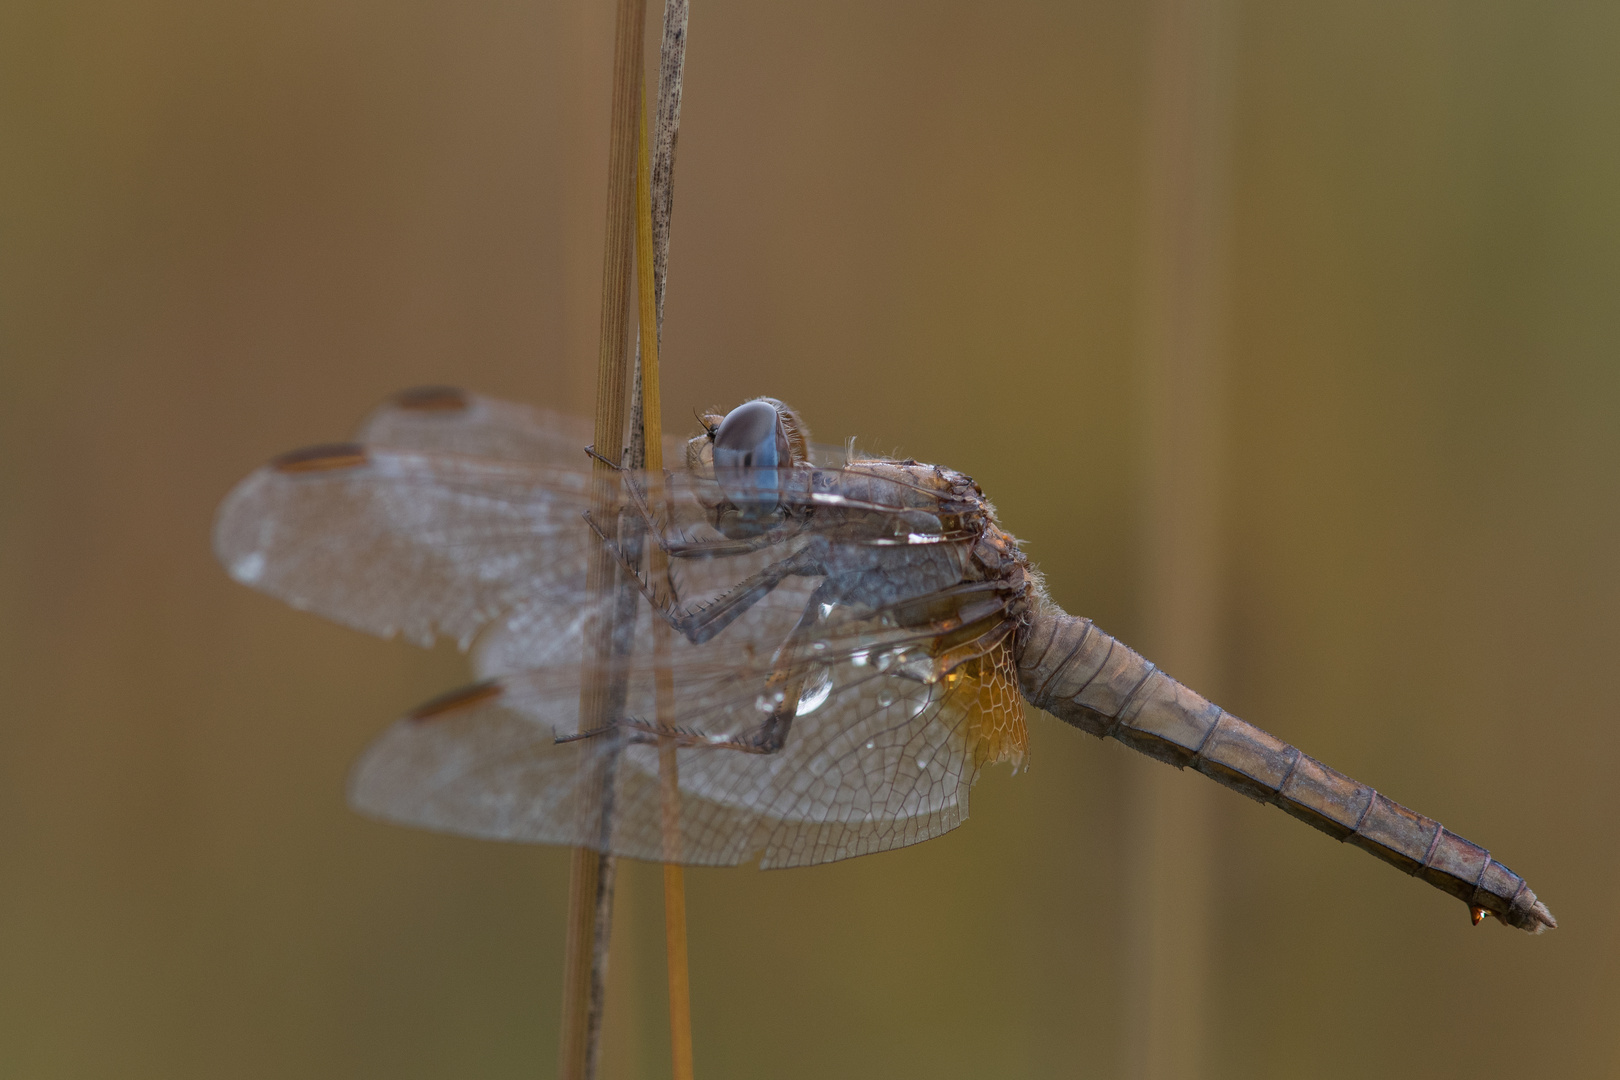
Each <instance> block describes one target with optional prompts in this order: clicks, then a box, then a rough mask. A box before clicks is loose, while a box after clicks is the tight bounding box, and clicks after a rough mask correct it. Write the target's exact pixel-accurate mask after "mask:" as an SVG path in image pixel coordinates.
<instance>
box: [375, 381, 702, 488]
mask: <svg viewBox="0 0 1620 1080" xmlns="http://www.w3.org/2000/svg"><path fill="white" fill-rule="evenodd" d="M592 438H593V429H592V425H591V422H590V421H588V420H584V419H581V418H579V417H577V416H567V415H564V414H562V413H557V412H552V411H551V410H549V409H539V408H535V407H533V406H530V405H522V404H518V403H516V402H511V401H502V400H500V399H498V398H492V397H485V396H484V395H483V394H475V393H473V392H471V391H469V390H461V389H457V388H456V387H451V386H421V387H416V388H415V389H411V390H405V391H402V392H400V393H398V394H395V395H394V396H393V397H391V398H389V399H388V400H387V401H385V402H383V404H382V405H380V406H378V407H377V409H376V410H374V411H373V412H372V414H371V415H370V416H368V417H367V418H366V420H365V423H363V424H362V425H361V426H360V430H359V431H358V432H356V433H355V441H356V442H360V443H365V444H368V445H371V446H389V447H394V448H396V449H404V450H431V451H437V452H439V453H447V454H456V455H460V456H464V457H483V458H497V459H499V460H502V461H526V462H532V463H535V464H543V465H549V466H553V467H557V468H564V469H571V470H586V471H588V470H589V467H590V461H589V458H588V457H587V455H586V453H585V448H586V447H587V446H589V445H590V444H591V442H592ZM683 446H684V440H682V439H677V438H668V439H665V440H664V459H665V461H668V462H678V461H682V460H684V457H683V456H682V455H684V449H683ZM671 455H675V456H673V457H672V456H671Z"/></svg>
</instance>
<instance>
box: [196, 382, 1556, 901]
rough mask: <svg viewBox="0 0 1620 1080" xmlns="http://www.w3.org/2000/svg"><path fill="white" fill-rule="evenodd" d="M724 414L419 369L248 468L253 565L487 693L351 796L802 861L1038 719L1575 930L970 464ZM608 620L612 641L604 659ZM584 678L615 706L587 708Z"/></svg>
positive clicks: (466, 702) (899, 811)
mask: <svg viewBox="0 0 1620 1080" xmlns="http://www.w3.org/2000/svg"><path fill="white" fill-rule="evenodd" d="M700 420H701V424H702V430H701V431H700V432H699V433H698V434H697V435H696V436H695V437H693V438H691V439H690V440H688V441H687V442H685V444H684V445H681V444H680V443H678V442H676V441H673V440H672V441H670V443H669V445H668V447H667V453H666V457H667V459H668V460H671V461H681V462H684V465H683V467H682V468H680V469H676V470H670V471H663V470H659V471H657V472H643V471H638V470H635V469H631V468H628V467H626V464H625V459H623V458H620V459H616V460H615V459H610V458H608V457H607V456H605V455H598V454H597V453H596V451H595V450H593V449H591V448H589V447H588V445H587V444H588V443H589V441H590V438H591V430H590V426H589V425H588V424H586V423H585V422H583V421H580V420H577V419H573V418H570V417H566V416H561V415H557V414H554V413H551V412H548V411H545V410H542V409H537V408H531V407H528V406H524V405H518V404H514V403H511V402H505V401H500V400H497V399H494V398H490V397H485V396H482V395H479V394H475V393H471V392H467V391H463V390H459V389H453V388H447V387H427V388H419V389H415V390H408V391H405V392H404V393H401V394H398V395H396V396H394V397H393V398H391V399H389V400H388V401H386V402H385V403H384V404H383V405H381V406H380V407H379V408H378V409H377V410H375V411H374V412H373V413H372V414H371V416H370V417H369V418H368V419H367V420H366V421H365V422H364V424H363V425H362V426H361V428H360V430H359V432H358V434H357V436H356V437H355V439H354V441H352V442H346V443H336V444H328V445H322V446H316V447H311V448H307V449H303V450H297V451H294V452H292V453H288V454H284V455H282V456H280V457H278V458H276V459H274V460H272V461H271V462H269V463H268V464H267V465H265V466H263V467H262V468H260V469H258V470H257V471H255V472H254V473H252V474H251V475H249V476H248V477H247V478H246V479H245V480H243V481H242V482H241V483H240V484H238V485H237V487H236V488H235V489H234V490H233V491H232V492H231V493H230V495H229V496H228V497H227V498H226V499H225V501H224V503H223V504H222V506H221V508H220V511H219V514H218V518H217V521H216V525H215V531H214V546H215V551H216V553H217V554H218V556H219V558H220V560H221V561H222V562H223V564H224V565H225V567H226V568H227V570H228V571H229V573H230V574H231V576H232V577H234V578H235V579H236V580H237V581H239V582H241V583H243V584H246V585H249V586H251V587H253V588H255V589H259V590H261V591H263V592H265V593H268V594H270V595H271V596H274V597H277V598H279V599H281V600H284V601H286V602H288V603H290V604H292V605H293V606H294V607H297V608H300V609H304V610H308V611H311V612H315V613H317V614H320V615H322V616H325V617H327V618H330V619H334V620H336V621H337V622H339V623H342V624H345V625H347V626H350V627H353V628H355V629H358V630H362V631H366V632H369V633H372V634H377V635H381V636H383V637H394V636H399V637H403V638H404V639H406V640H408V641H411V642H414V643H416V644H419V645H423V646H428V645H432V644H433V643H434V642H435V641H436V640H438V639H440V638H448V639H451V640H453V641H455V642H456V643H457V644H458V645H459V646H460V647H461V648H462V649H463V650H464V651H470V653H471V657H472V662H473V666H474V669H475V671H476V673H477V675H478V676H479V680H478V681H477V682H475V683H473V684H472V685H470V686H467V687H464V688H462V689H459V690H455V691H452V692H450V693H448V694H445V695H443V696H441V697H439V698H436V699H434V700H433V701H430V702H428V703H426V704H424V705H422V706H421V707H419V708H417V709H415V710H413V711H412V712H410V713H409V714H407V715H406V716H404V717H403V718H401V719H399V720H398V721H396V722H395V723H394V724H393V725H392V726H391V727H389V728H388V729H387V730H386V731H385V732H384V733H383V734H382V735H381V736H380V737H379V738H378V739H377V741H376V742H375V743H374V744H373V745H372V746H371V747H370V748H369V749H368V750H367V751H366V752H365V754H364V755H363V756H362V758H361V760H360V761H359V762H358V764H357V765H356V767H355V768H354V770H353V773H352V775H351V779H350V789H349V797H350V801H351V803H352V805H353V806H354V807H355V808H356V809H358V810H359V811H360V812H362V813H364V814H367V815H370V816H373V817H375V818H378V819H382V820H385V821H392V822H397V823H403V824H408V825H413V826H418V827H425V828H429V829H435V830H440V831H444V832H450V833H456V834H461V835H467V836H474V837H484V838H494V839H502V840H513V841H527V842H538V843H552V844H565V845H571V846H585V847H591V848H595V849H596V850H599V851H602V852H604V853H612V854H617V855H623V856H629V857H634V858H640V859H648V860H654V861H658V860H666V861H667V860H671V859H673V860H675V861H679V862H682V863H685V864H691V865H714V866H728V865H737V864H741V863H746V862H750V861H755V860H757V862H758V865H759V866H761V867H762V868H771V867H787V866H805V865H811V864H816V863H824V862H830V861H833V860H838V859H847V858H852V857H855V856H859V855H866V854H870V853H874V852H879V851H886V850H890V849H894V848H899V847H904V846H906V845H910V844H915V843H919V842H921V841H924V840H928V839H931V838H933V837H936V836H939V835H941V834H942V833H945V832H948V831H950V830H952V829H954V828H956V827H957V826H958V825H960V824H961V823H962V822H963V820H965V819H966V818H967V816H968V797H969V790H970V789H971V788H972V786H973V784H974V782H975V781H976V779H977V778H978V776H979V774H980V773H981V772H982V771H983V770H984V769H985V768H986V767H987V766H991V765H996V764H1007V765H1010V766H1011V767H1012V769H1013V771H1014V772H1016V771H1017V770H1018V769H1019V768H1020V766H1022V765H1023V764H1024V762H1025V760H1026V755H1027V753H1028V729H1027V726H1026V723H1025V707H1026V706H1033V707H1034V708H1036V709H1039V710H1043V711H1045V712H1047V713H1049V714H1051V715H1052V716H1055V717H1056V718H1057V719H1059V720H1062V721H1064V722H1066V723H1068V724H1070V725H1073V726H1074V727H1077V728H1079V729H1080V730H1081V731H1084V732H1087V733H1089V734H1091V735H1095V736H1098V737H1102V738H1112V739H1116V740H1118V741H1120V742H1122V743H1124V744H1125V745H1127V746H1129V747H1131V748H1132V749H1134V750H1137V751H1140V752H1142V753H1144V754H1147V755H1148V756H1149V757H1152V758H1156V759H1157V760H1159V761H1162V762H1165V763H1167V764H1169V765H1173V766H1175V767H1177V768H1180V769H1187V768H1191V769H1194V770H1196V771H1197V772H1200V773H1203V774H1204V775H1205V776H1207V777H1209V778H1210V779H1212V780H1214V781H1215V782H1216V783H1218V784H1220V785H1222V786H1223V787H1227V788H1230V789H1232V790H1234V791H1237V792H1239V793H1241V794H1243V795H1247V796H1249V797H1250V798H1253V799H1256V800H1258V801H1260V802H1263V803H1268V804H1270V805H1272V806H1276V807H1277V808H1279V809H1281V810H1282V811H1283V812H1284V813H1286V814H1289V815H1290V816H1292V817H1295V818H1298V819H1300V820H1301V821H1304V822H1305V823H1306V824H1308V825H1311V826H1314V827H1315V828H1317V829H1319V830H1321V831H1322V832H1325V833H1327V834H1328V835H1329V836H1332V837H1334V838H1336V839H1338V840H1341V841H1343V842H1345V843H1349V844H1353V845H1355V846H1356V847H1359V848H1361V849H1363V850H1364V851H1367V852H1368V853H1370V854H1372V855H1373V856H1375V857H1377V858H1379V859H1381V860H1383V861H1384V862H1387V863H1390V864H1392V865H1394V866H1396V867H1398V868H1399V869H1401V870H1404V871H1406V872H1407V873H1408V874H1411V875H1412V876H1414V877H1417V878H1420V879H1422V880H1424V881H1426V882H1428V883H1429V884H1430V885H1432V886H1434V887H1436V888H1438V889H1440V890H1442V891H1444V892H1447V893H1449V894H1451V895H1452V896H1454V897H1457V898H1458V899H1460V900H1462V901H1463V902H1464V903H1465V904H1466V905H1467V906H1468V908H1469V910H1470V915H1471V918H1472V921H1473V922H1474V923H1475V924H1476V925H1477V924H1478V923H1479V922H1480V921H1482V920H1483V918H1484V917H1485V916H1486V915H1490V916H1493V917H1494V918H1495V919H1497V920H1498V921H1500V922H1502V923H1504V924H1506V925H1508V926H1513V927H1518V928H1519V929H1522V930H1527V931H1530V932H1532V933H1540V932H1541V931H1543V930H1545V929H1548V928H1551V927H1555V926H1556V925H1557V922H1556V921H1555V920H1554V918H1553V916H1552V914H1551V913H1550V912H1549V911H1548V910H1547V907H1546V905H1545V904H1543V903H1542V902H1541V901H1540V900H1538V899H1537V897H1536V894H1535V893H1534V892H1533V891H1532V890H1531V888H1530V887H1529V885H1528V884H1527V883H1526V882H1525V881H1524V879H1522V878H1521V877H1519V876H1518V875H1517V874H1515V873H1514V872H1513V871H1512V870H1510V869H1509V868H1508V867H1507V866H1506V865H1504V864H1503V863H1502V862H1500V861H1499V860H1497V859H1496V858H1495V857H1494V856H1493V855H1492V854H1491V853H1490V852H1489V851H1488V850H1486V849H1485V848H1483V847H1480V846H1479V845H1477V844H1474V843H1472V842H1470V841H1468V840H1466V839H1464V838H1463V837H1461V836H1459V835H1457V834H1456V833H1454V832H1452V831H1451V830H1449V829H1447V828H1445V827H1444V826H1442V825H1441V824H1440V823H1439V822H1438V821H1435V820H1434V819H1432V818H1428V817H1425V816H1423V815H1421V814H1417V813H1415V812H1413V811H1411V810H1408V809H1407V808H1406V807H1404V806H1402V805H1400V804H1399V803H1396V802H1394V801H1393V800H1391V799H1389V798H1388V797H1387V796H1385V795H1383V794H1382V793H1380V792H1378V791H1376V790H1374V789H1373V788H1372V787H1371V786H1370V785H1367V784H1363V783H1360V782H1358V781H1356V780H1353V779H1351V778H1350V777H1348V776H1346V775H1344V774H1343V773H1340V772H1337V771H1335V770H1333V769H1331V768H1329V767H1328V766H1326V765H1324V764H1322V763H1321V762H1320V761H1318V760H1316V759H1315V758H1313V757H1310V756H1309V755H1307V754H1305V753H1303V752H1301V751H1300V750H1299V749H1297V748H1295V747H1293V746H1291V745H1289V744H1288V743H1286V742H1284V741H1282V740H1281V739H1278V738H1276V737H1274V736H1272V735H1270V734H1268V733H1266V732H1265V731H1262V730H1261V729H1259V728H1258V727H1255V726H1254V725H1252V724H1249V723H1247V722H1245V721H1243V720H1241V719H1239V718H1238V717H1236V716H1234V715H1232V714H1231V713H1229V712H1227V711H1226V710H1224V709H1222V708H1220V707H1219V706H1217V705H1215V704H1213V703H1211V702H1210V701H1208V700H1206V699H1205V698H1204V697H1202V696H1200V695H1199V694H1198V693H1196V692H1195V691H1193V690H1192V689H1190V688H1188V687H1186V686H1184V685H1182V684H1181V683H1179V682H1177V681H1176V680H1175V679H1174V678H1172V677H1171V676H1170V675H1168V674H1167V673H1166V672H1165V671H1163V670H1162V669H1161V668H1159V667H1157V666H1155V665H1154V664H1153V663H1151V662H1149V661H1148V660H1146V659H1145V658H1143V657H1142V656H1141V655H1140V654H1138V653H1137V652H1135V651H1134V650H1132V649H1131V648H1129V647H1128V646H1126V645H1125V644H1124V643H1122V642H1120V641H1118V640H1117V639H1115V638H1114V637H1112V636H1110V635H1109V634H1107V633H1105V632H1104V631H1103V630H1102V629H1101V628H1099V627H1097V626H1096V625H1095V624H1094V623H1093V622H1092V621H1091V620H1089V619H1085V618H1080V617H1077V616H1072V615H1069V614H1068V613H1066V612H1064V611H1063V610H1062V609H1061V608H1059V607H1058V606H1057V605H1056V604H1055V603H1053V602H1052V600H1051V598H1050V597H1049V596H1048V594H1047V591H1046V588H1045V586H1044V583H1043V580H1042V577H1041V575H1040V573H1039V572H1038V571H1037V569H1036V568H1035V567H1034V566H1033V565H1032V564H1031V563H1030V561H1029V560H1028V559H1027V558H1026V557H1025V555H1024V554H1023V552H1022V551H1021V550H1020V548H1019V544H1018V541H1017V540H1016V539H1015V538H1014V537H1013V536H1012V535H1011V534H1010V533H1008V532H1007V531H1006V530H1005V529H1003V527H1002V525H1001V523H1000V521H999V520H998V518H997V514H996V511H995V508H994V506H993V505H992V504H991V503H990V501H989V500H988V499H987V498H986V497H985V495H984V493H983V492H982V491H981V490H980V488H979V487H978V485H977V484H975V483H974V481H973V480H972V478H971V477H968V476H966V475H964V474H962V473H960V472H957V471H955V470H952V469H949V468H945V467H943V466H939V465H932V464H925V463H922V462H918V461H914V460H895V459H890V458H882V457H872V456H862V455H858V454H855V453H854V452H853V449H852V448H845V449H838V448H829V447H824V446H820V445H818V444H815V443H812V442H811V441H810V439H809V434H808V430H807V428H806V427H805V424H804V422H803V420H802V419H801V418H800V416H799V415H798V414H797V413H796V412H795V411H794V410H792V409H790V408H789V407H788V406H786V405H784V404H783V403H782V402H780V401H777V400H775V399H771V398H760V399H755V400H753V401H749V402H745V403H743V404H742V405H739V406H737V407H736V408H735V409H733V410H731V411H730V412H727V413H725V414H718V413H716V414H709V415H704V416H702V417H700ZM604 465H605V466H606V467H605V468H604V467H602V466H604ZM593 485H604V486H601V487H593ZM604 492H605V497H604V494H603V493H604ZM604 506H606V507H608V508H609V510H608V512H606V513H603V512H602V508H603V507H604ZM602 552H606V553H608V554H609V555H611V559H612V565H613V566H614V567H615V568H616V569H617V572H618V574H619V580H620V582H621V584H620V585H619V586H618V587H617V588H615V589H610V590H607V591H606V592H604V591H603V590H601V589H597V590H594V591H593V590H592V589H591V588H590V587H589V586H588V583H587V578H588V566H589V563H590V561H591V559H592V558H593V557H595V556H597V555H599V554H600V553H602ZM604 619H607V620H612V626H613V631H612V641H613V642H614V646H613V648H612V649H610V650H609V651H608V653H607V655H605V656H604V655H599V654H598V651H593V650H590V649H588V648H587V646H586V642H587V640H589V639H590V636H591V627H592V625H593V620H604ZM596 625H600V623H597V624H596ZM665 628H667V629H665ZM660 636H662V637H663V638H664V640H665V644H664V646H663V647H662V648H660V647H659V645H658V642H659V638H660ZM592 685H595V686H601V685H610V686H611V692H610V693H609V695H608V697H607V699H606V701H607V705H606V707H605V708H606V712H605V714H603V715H602V716H599V717H597V720H596V722H587V721H586V720H583V719H582V717H583V715H584V714H583V713H582V704H581V703H582V700H584V699H583V698H582V694H583V693H584V692H585V691H587V690H589V689H590V687H591V686H592ZM671 748H672V749H673V753H674V757H675V766H676V767H675V769H674V770H673V776H675V777H678V779H677V780H674V782H673V783H674V787H675V793H676V795H677V798H678V801H677V803H676V804H675V805H676V806H678V810H677V811H676V812H675V813H674V816H673V818H672V816H671V810H670V806H671V804H670V803H668V802H666V801H664V799H663V795H664V794H665V791H664V786H663V785H664V780H663V779H661V777H662V776H663V774H662V773H661V771H660V770H661V767H660V754H661V752H667V751H668V750H670V749H671Z"/></svg>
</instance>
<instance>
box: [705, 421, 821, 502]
mask: <svg viewBox="0 0 1620 1080" xmlns="http://www.w3.org/2000/svg"><path fill="white" fill-rule="evenodd" d="M702 421H703V426H704V433H703V434H702V435H699V436H698V437H697V438H695V439H693V440H692V441H691V442H690V443H688V444H687V452H686V456H687V465H688V467H689V468H691V469H693V470H694V471H696V472H700V473H703V472H708V471H709V470H710V469H712V470H713V476H714V478H715V480H716V481H717V482H718V483H719V485H720V490H721V491H722V492H723V493H724V494H725V497H726V501H727V502H729V503H730V504H731V507H732V508H734V509H735V511H736V512H737V513H738V514H739V515H740V516H741V517H742V518H743V519H744V520H745V521H752V522H763V521H764V520H766V519H770V518H774V517H775V516H777V514H778V511H779V510H780V508H781V504H782V495H783V489H784V488H785V486H786V482H787V478H786V476H785V475H783V474H784V473H785V472H786V470H788V469H791V468H793V467H795V466H800V465H805V464H807V463H808V461H809V456H810V454H809V437H808V433H807V432H806V430H805V427H804V424H803V422H802V421H800V420H799V417H798V415H797V414H796V413H795V412H794V411H793V410H792V409H790V408H788V407H787V406H786V405H784V404H782V403H781V402H780V401H777V400H776V399H775V398H756V399H754V400H753V401H748V402H744V403H743V404H741V405H739V406H737V407H736V408H735V409H732V410H731V411H730V412H729V413H727V414H726V415H725V416H723V417H722V416H718V415H714V414H710V415H708V416H705V417H703V418H702Z"/></svg>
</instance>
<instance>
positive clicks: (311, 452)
mask: <svg viewBox="0 0 1620 1080" xmlns="http://www.w3.org/2000/svg"><path fill="white" fill-rule="evenodd" d="M366 461H367V458H366V448H365V447H363V446H361V445H360V444H359V443H327V444H325V445H323V446H308V447H305V448H304V449H302V450H294V451H292V452H291V453H286V454H282V455H281V456H280V457H278V458H276V459H275V460H273V461H271V462H270V467H271V468H272V469H274V470H276V471H277V472H283V473H305V472H331V471H332V470H334V469H353V468H358V467H359V466H361V465H364V464H365V463H366Z"/></svg>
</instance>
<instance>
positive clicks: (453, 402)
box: [394, 386, 471, 412]
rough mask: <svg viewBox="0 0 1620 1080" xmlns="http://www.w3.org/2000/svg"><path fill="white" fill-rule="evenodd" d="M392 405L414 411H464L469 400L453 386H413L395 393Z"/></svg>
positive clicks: (468, 404) (461, 391)
mask: <svg viewBox="0 0 1620 1080" xmlns="http://www.w3.org/2000/svg"><path fill="white" fill-rule="evenodd" d="M394 405H395V407H396V408H400V409H411V410H413V411H415V412H465V411H466V410H467V408H468V407H469V406H470V405H471V402H469V401H468V400H467V392H466V391H465V390H460V389H457V388H456V387H454V386H413V387H412V388H411V389H409V390H401V391H400V392H399V393H398V394H395V395H394Z"/></svg>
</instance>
